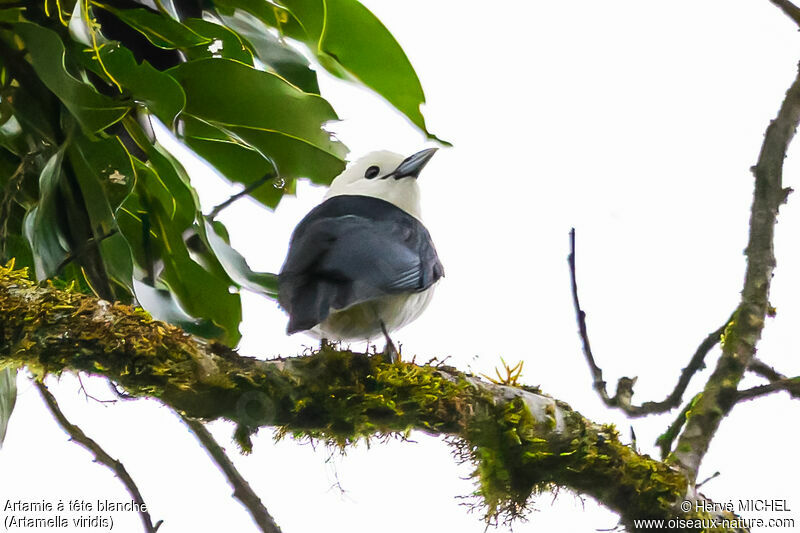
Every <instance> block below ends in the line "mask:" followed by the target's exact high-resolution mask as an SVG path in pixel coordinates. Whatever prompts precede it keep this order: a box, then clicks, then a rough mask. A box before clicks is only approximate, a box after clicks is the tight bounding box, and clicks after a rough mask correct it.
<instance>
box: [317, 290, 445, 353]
mask: <svg viewBox="0 0 800 533" xmlns="http://www.w3.org/2000/svg"><path fill="white" fill-rule="evenodd" d="M435 288H436V285H432V286H431V287H430V288H428V289H426V290H424V291H421V292H412V293H404V294H387V295H386V296H381V297H380V298H376V299H374V300H370V301H368V302H363V303H360V304H356V305H353V306H350V307H348V308H346V309H341V310H338V311H335V310H331V314H330V315H328V318H326V319H325V320H324V321H322V323H321V324H318V325H317V326H315V327H314V328H313V329H311V330H310V331H309V332H310V333H312V334H313V335H315V336H316V337H319V338H325V339H329V340H352V341H362V340H369V339H375V338H378V337H380V336H382V334H383V333H382V332H381V320H382V321H383V323H384V324H386V329H387V330H388V331H389V332H390V333H391V332H392V331H395V330H398V329H400V328H402V327H403V326H406V325H408V324H410V323H411V322H413V321H414V320H416V319H417V317H419V315H421V314H422V312H423V311H424V310H425V308H426V307H428V304H429V303H430V301H431V298H432V297H433V289H435Z"/></svg>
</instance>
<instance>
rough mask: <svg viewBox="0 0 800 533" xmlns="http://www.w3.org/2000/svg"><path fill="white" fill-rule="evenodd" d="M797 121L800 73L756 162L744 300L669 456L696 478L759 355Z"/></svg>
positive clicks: (746, 251)
mask: <svg viewBox="0 0 800 533" xmlns="http://www.w3.org/2000/svg"><path fill="white" fill-rule="evenodd" d="M798 123H800V73H798V75H797V77H796V78H795V80H794V82H793V83H792V85H791V87H789V90H788V91H787V92H786V98H785V99H784V101H783V103H782V104H781V107H780V110H779V111H778V116H777V117H776V118H775V120H773V121H772V122H771V123H770V124H769V127H767V131H766V133H765V135H764V142H763V144H762V146H761V153H760V154H759V157H758V162H757V163H756V165H755V166H754V167H753V173H754V175H755V190H754V192H753V205H752V207H751V210H750V236H749V241H748V244H747V248H746V250H745V255H746V257H747V270H746V272H745V280H744V288H743V290H742V297H741V302H740V304H739V306H738V308H737V310H736V312H735V313H734V315H733V317H732V320H731V321H730V322H729V324H728V326H727V327H726V328H725V331H724V332H723V340H722V342H721V345H722V356H721V357H720V358H719V360H718V362H717V367H716V368H715V370H714V372H713V373H712V374H711V376H710V377H709V379H708V382H707V383H706V385H705V388H704V390H703V392H702V393H701V396H700V397H699V399H698V401H697V402H696V405H695V406H694V407H693V408H692V410H691V412H690V413H688V417H687V420H686V426H685V428H684V430H683V432H682V433H681V435H680V437H679V439H678V443H677V445H676V447H675V452H673V454H672V455H671V456H670V460H671V461H674V462H675V463H676V464H678V465H680V466H681V467H682V468H683V469H685V471H686V472H687V474H688V475H689V477H690V479H692V480H694V479H695V478H696V477H697V470H698V468H699V467H700V462H701V461H702V459H703V457H704V456H705V454H706V452H707V451H708V447H709V445H710V443H711V440H712V439H713V437H714V434H715V433H716V431H717V428H718V427H719V424H720V423H721V422H722V419H723V418H725V417H726V416H727V415H728V413H729V412H730V410H731V409H732V408H733V406H734V404H735V403H736V401H737V398H738V394H739V391H737V388H738V385H739V382H740V381H741V380H742V377H743V376H744V372H745V370H746V369H747V368H748V366H749V365H750V363H751V361H752V359H753V357H754V355H755V351H756V345H757V343H758V341H759V339H760V338H761V331H762V329H763V328H764V321H765V320H766V317H767V315H768V313H769V312H770V305H769V288H770V283H771V281H772V274H773V271H774V269H775V255H774V253H773V238H774V232H775V223H776V221H777V216H778V209H779V207H780V206H781V204H783V203H784V202H785V201H786V198H787V195H788V193H789V190H785V189H784V188H783V185H782V178H783V161H784V159H785V157H786V150H787V148H788V147H789V143H790V142H791V140H792V138H793V137H794V134H795V130H796V128H797V125H798Z"/></svg>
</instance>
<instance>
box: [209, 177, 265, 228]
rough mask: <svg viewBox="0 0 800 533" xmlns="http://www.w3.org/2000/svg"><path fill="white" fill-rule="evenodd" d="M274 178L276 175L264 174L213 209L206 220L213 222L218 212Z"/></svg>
mask: <svg viewBox="0 0 800 533" xmlns="http://www.w3.org/2000/svg"><path fill="white" fill-rule="evenodd" d="M276 176H277V174H276V173H271V172H270V173H268V174H265V175H264V176H263V177H261V178H259V179H257V180H256V181H254V182H253V183H251V184H250V185H248V186H247V187H245V188H244V189H242V190H241V191H239V192H237V193H236V194H234V195H233V196H231V197H230V198H228V199H227V200H225V201H224V202H222V203H221V204H219V205H218V206H216V207H214V209H212V210H211V212H210V213H209V214H208V215H206V218H207V219H208V220H214V219H215V218H216V217H217V215H219V213H220V211H222V210H223V209H225V208H226V207H228V206H229V205H231V204H232V203H233V202H235V201H236V200H238V199H239V198H241V197H242V196H247V195H248V194H250V193H251V192H253V191H254V190H256V189H258V188H259V187H261V186H262V185H264V184H265V183H267V182H268V181H272V180H273V179H275V177H276Z"/></svg>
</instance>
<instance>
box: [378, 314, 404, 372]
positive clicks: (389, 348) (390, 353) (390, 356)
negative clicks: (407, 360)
mask: <svg viewBox="0 0 800 533" xmlns="http://www.w3.org/2000/svg"><path fill="white" fill-rule="evenodd" d="M381 331H382V332H383V336H384V337H386V348H384V349H383V358H384V360H385V361H386V362H387V363H390V364H391V363H396V362H397V360H398V359H399V358H400V353H399V352H398V351H397V348H395V347H394V343H393V342H392V338H391V337H390V336H389V332H388V331H386V324H384V323H383V320H381Z"/></svg>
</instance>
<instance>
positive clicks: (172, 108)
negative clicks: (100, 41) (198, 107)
mask: <svg viewBox="0 0 800 533" xmlns="http://www.w3.org/2000/svg"><path fill="white" fill-rule="evenodd" d="M87 53H92V52H91V51H89V52H87ZM100 58H101V59H102V61H103V65H104V66H105V68H106V70H108V72H109V73H110V74H111V75H112V76H113V77H114V79H115V80H116V81H117V82H118V83H119V84H120V85H122V87H123V88H124V89H126V93H130V96H132V97H133V99H134V100H136V101H137V102H142V103H144V104H145V105H146V106H147V108H148V109H149V110H150V111H151V112H152V113H153V114H154V115H156V116H157V117H158V118H159V119H161V121H162V122H163V123H164V124H166V125H167V126H168V127H171V126H172V123H173V121H174V120H175V117H177V116H178V113H180V112H181V110H182V109H183V106H184V104H185V103H186V96H185V95H184V94H183V89H181V86H180V84H178V82H176V81H175V80H174V79H173V78H172V77H171V76H169V75H167V74H164V73H163V72H161V71H159V70H158V69H156V68H155V67H153V66H152V65H150V63H147V62H143V63H141V64H139V63H137V62H136V59H134V57H133V53H132V52H131V51H130V50H128V49H127V48H125V47H123V46H120V44H119V43H116V42H113V43H107V44H105V45H103V46H102V47H101V48H100ZM93 63H94V64H95V65H96V66H98V67H99V64H98V63H97V62H96V61H95V62H93ZM99 73H100V72H98V74H99Z"/></svg>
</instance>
